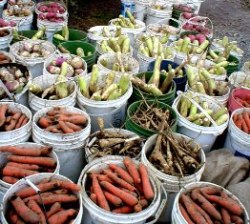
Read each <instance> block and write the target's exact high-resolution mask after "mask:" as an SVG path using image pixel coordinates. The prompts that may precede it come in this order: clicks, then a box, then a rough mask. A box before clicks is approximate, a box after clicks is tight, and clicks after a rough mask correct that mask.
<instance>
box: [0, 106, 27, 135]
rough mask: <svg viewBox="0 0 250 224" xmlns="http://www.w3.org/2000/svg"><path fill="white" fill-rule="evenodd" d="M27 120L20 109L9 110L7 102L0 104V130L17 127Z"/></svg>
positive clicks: (24, 123)
mask: <svg viewBox="0 0 250 224" xmlns="http://www.w3.org/2000/svg"><path fill="white" fill-rule="evenodd" d="M28 122H29V118H28V117H27V116H26V115H25V114H23V113H22V112H21V111H13V110H11V109H10V108H9V107H8V105H7V104H1V105H0V132H6V131H12V130H16V129H19V128H21V127H23V126H24V125H26V124H27V123H28Z"/></svg>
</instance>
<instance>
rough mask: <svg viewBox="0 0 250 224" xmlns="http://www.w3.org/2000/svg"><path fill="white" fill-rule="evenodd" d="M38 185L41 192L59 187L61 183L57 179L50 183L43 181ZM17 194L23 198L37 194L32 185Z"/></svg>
mask: <svg viewBox="0 0 250 224" xmlns="http://www.w3.org/2000/svg"><path fill="white" fill-rule="evenodd" d="M36 186H37V187H38V188H39V189H40V191H41V192H46V191H50V190H52V189H55V188H57V187H58V186H59V185H58V183H57V182H56V181H51V182H48V183H41V184H38V185H36ZM16 195H17V196H19V197H21V198H27V197H30V196H33V195H36V191H35V190H34V189H33V188H32V187H26V188H23V189H21V190H20V191H18V192H17V193H16Z"/></svg>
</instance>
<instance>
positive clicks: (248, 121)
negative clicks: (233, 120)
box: [243, 111, 250, 130]
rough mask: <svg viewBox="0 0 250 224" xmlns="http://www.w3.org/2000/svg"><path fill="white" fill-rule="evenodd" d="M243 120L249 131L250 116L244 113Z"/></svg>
mask: <svg viewBox="0 0 250 224" xmlns="http://www.w3.org/2000/svg"><path fill="white" fill-rule="evenodd" d="M243 118H244V120H245V122H246V125H247V128H248V130H250V118H249V115H248V113H247V112H246V111H244V112H243Z"/></svg>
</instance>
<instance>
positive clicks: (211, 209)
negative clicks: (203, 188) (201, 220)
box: [191, 188, 221, 220]
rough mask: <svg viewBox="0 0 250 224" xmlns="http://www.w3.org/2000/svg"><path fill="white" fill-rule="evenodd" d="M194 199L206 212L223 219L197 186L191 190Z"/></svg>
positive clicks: (217, 218)
mask: <svg viewBox="0 0 250 224" xmlns="http://www.w3.org/2000/svg"><path fill="white" fill-rule="evenodd" d="M191 197H192V199H193V200H194V201H195V202H197V204H199V205H200V206H201V207H202V208H203V210H204V211H205V212H207V213H208V214H209V215H210V216H211V217H213V218H215V219H216V220H221V215H220V213H219V212H218V211H217V210H216V208H215V207H214V206H213V205H212V204H211V203H210V202H209V201H208V200H207V199H206V198H205V197H203V195H202V194H201V193H200V191H199V189H198V188H196V189H194V190H192V192H191Z"/></svg>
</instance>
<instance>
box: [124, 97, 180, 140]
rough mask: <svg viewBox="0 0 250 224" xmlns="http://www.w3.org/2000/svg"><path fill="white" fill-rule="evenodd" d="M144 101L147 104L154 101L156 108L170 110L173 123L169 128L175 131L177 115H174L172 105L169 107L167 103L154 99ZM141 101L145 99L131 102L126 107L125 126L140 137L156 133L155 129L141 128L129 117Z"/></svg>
mask: <svg viewBox="0 0 250 224" xmlns="http://www.w3.org/2000/svg"><path fill="white" fill-rule="evenodd" d="M146 102H147V104H148V105H152V104H153V103H156V105H157V107H158V108H162V109H168V110H169V111H170V115H171V118H172V119H173V121H174V123H173V124H172V125H171V129H172V130H173V131H176V128H177V115H176V113H175V111H174V110H173V109H172V107H170V106H169V105H167V104H165V103H162V102H159V101H155V100H148V101H146ZM143 103H145V101H143V100H141V101H136V102H134V103H132V104H131V105H130V106H129V107H128V109H127V118H126V122H125V127H126V129H127V130H130V131H133V132H134V133H136V134H138V135H140V136H141V137H144V138H148V137H150V136H152V135H154V134H156V133H157V131H155V130H150V129H146V128H143V127H142V126H140V125H138V124H137V123H136V122H134V121H133V120H132V119H131V116H132V115H133V114H134V113H135V112H136V110H137V109H138V108H139V107H140V105H141V104H143Z"/></svg>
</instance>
